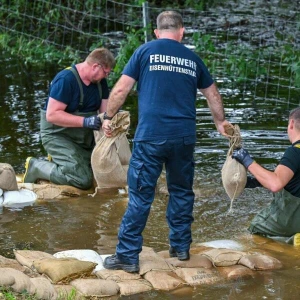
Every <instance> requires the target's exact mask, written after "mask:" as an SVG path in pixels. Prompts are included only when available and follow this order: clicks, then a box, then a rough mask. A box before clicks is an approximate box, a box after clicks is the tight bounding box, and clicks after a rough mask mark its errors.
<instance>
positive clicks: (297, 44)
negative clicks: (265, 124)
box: [0, 0, 300, 106]
mask: <svg viewBox="0 0 300 300" xmlns="http://www.w3.org/2000/svg"><path fill="white" fill-rule="evenodd" d="M128 2H129V1H127V3H120V2H117V1H111V0H105V1H93V0H87V1H71V0H10V1H3V2H2V3H0V15H1V20H0V33H1V32H2V33H3V32H8V33H10V34H13V35H15V36H16V37H20V36H22V37H26V38H28V39H35V40H41V41H43V43H45V44H51V45H54V46H55V47H57V48H58V49H61V50H63V49H65V48H66V47H68V48H73V49H76V50H77V51H79V52H80V53H82V54H83V55H85V54H87V53H88V52H90V50H91V49H93V48H95V47H97V46H100V45H103V46H105V47H108V48H109V49H111V50H112V51H113V52H114V53H115V54H116V55H117V54H118V49H119V47H120V43H121V42H122V41H124V40H125V39H126V33H128V32H131V31H132V30H138V29H141V28H145V27H146V28H147V31H145V33H146V34H147V36H148V39H153V38H154V36H153V34H152V32H153V29H154V28H155V21H156V16H157V15H158V13H160V12H161V11H162V10H165V9H166V8H163V9H162V8H158V7H151V6H147V9H146V12H145V7H143V6H139V5H132V4H130V3H128ZM16 8H17V9H16ZM168 9H172V7H169V8H168ZM177 11H179V12H180V13H181V14H182V15H183V18H184V22H185V28H186V33H185V37H184V40H183V43H184V44H185V45H186V46H187V47H189V48H191V49H192V50H193V51H195V52H197V53H198V54H199V55H200V57H201V58H202V59H203V60H204V61H205V63H206V64H207V65H208V67H209V70H210V71H211V73H212V75H213V76H214V78H215V79H216V81H217V83H218V86H219V88H220V90H221V92H222V93H223V94H227V96H228V97H237V95H239V96H238V97H237V98H238V99H239V101H241V100H249V99H250V100H251V101H265V103H266V104H268V103H269V104H270V105H273V104H274V102H275V103H285V104H288V105H292V106H294V105H300V97H299V95H300V93H299V92H300V32H299V31H300V25H299V14H298V13H297V11H295V10H294V11H293V10H291V9H286V10H285V11H282V12H280V13H278V11H276V13H275V12H274V9H273V10H272V9H266V10H259V9H256V10H255V9H248V10H246V11H243V10H242V9H240V10H237V9H236V10H235V11H233V10H229V9H228V10H226V9H224V10H217V9H216V10H215V11H198V10H193V9H177ZM145 21H146V26H145Z"/></svg>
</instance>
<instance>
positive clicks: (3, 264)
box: [0, 255, 25, 272]
mask: <svg viewBox="0 0 300 300" xmlns="http://www.w3.org/2000/svg"><path fill="white" fill-rule="evenodd" d="M0 268H12V269H15V270H18V271H21V272H24V271H25V267H23V266H22V265H20V264H19V263H18V262H17V261H16V260H15V259H10V258H6V257H4V256H2V255H0Z"/></svg>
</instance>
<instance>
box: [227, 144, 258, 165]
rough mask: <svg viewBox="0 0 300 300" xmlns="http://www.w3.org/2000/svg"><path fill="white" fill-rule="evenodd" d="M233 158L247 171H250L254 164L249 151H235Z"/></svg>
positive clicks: (240, 149)
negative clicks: (249, 168)
mask: <svg viewBox="0 0 300 300" xmlns="http://www.w3.org/2000/svg"><path fill="white" fill-rule="evenodd" d="M232 158H234V159H236V160H237V161H238V162H239V163H241V164H242V165H243V166H244V167H245V168H246V169H248V167H249V166H250V165H251V164H252V163H253V162H254V160H253V159H252V157H251V156H250V154H249V153H248V151H247V150H246V149H244V148H239V149H235V150H233V153H232Z"/></svg>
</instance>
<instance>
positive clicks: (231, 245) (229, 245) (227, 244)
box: [197, 240, 244, 250]
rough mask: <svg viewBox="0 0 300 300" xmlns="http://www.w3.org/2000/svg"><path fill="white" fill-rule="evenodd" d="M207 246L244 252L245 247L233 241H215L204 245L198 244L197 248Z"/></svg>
mask: <svg viewBox="0 0 300 300" xmlns="http://www.w3.org/2000/svg"><path fill="white" fill-rule="evenodd" d="M198 245H199V246H205V247H211V248H224V249H232V250H244V246H243V245H241V244H240V243H239V242H236V241H233V240H214V241H208V242H203V243H198V244H197V246H198Z"/></svg>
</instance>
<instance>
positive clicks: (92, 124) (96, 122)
mask: <svg viewBox="0 0 300 300" xmlns="http://www.w3.org/2000/svg"><path fill="white" fill-rule="evenodd" d="M100 126H101V120H100V118H99V117H98V116H91V117H85V118H84V119H83V127H85V128H90V129H93V130H99V129H100Z"/></svg>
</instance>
